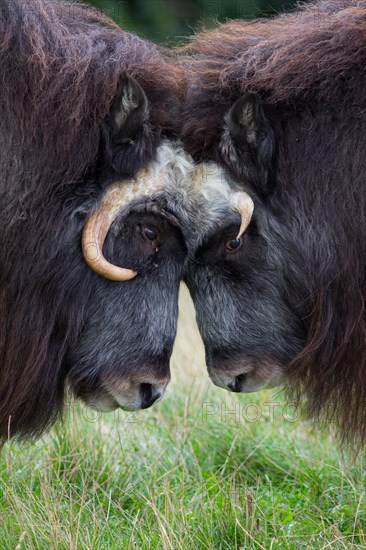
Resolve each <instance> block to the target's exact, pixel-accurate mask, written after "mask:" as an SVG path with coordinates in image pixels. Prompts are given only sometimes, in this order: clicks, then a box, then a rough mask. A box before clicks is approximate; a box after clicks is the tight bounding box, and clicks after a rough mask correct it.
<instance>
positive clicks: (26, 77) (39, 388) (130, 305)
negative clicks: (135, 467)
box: [0, 0, 187, 437]
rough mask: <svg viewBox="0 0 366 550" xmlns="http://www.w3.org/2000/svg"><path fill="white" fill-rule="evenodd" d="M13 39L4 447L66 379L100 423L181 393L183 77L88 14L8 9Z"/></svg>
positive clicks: (7, 58)
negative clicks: (176, 363)
mask: <svg viewBox="0 0 366 550" xmlns="http://www.w3.org/2000/svg"><path fill="white" fill-rule="evenodd" d="M0 36H1V42H0V165H1V172H0V216H1V217H0V232H1V237H0V241H1V246H0V312H1V317H0V435H1V436H2V437H4V436H7V435H8V434H10V435H19V436H28V435H31V436H33V435H38V434H40V433H41V432H42V430H43V429H44V428H46V427H47V426H48V425H49V424H50V423H51V422H52V421H53V420H54V419H55V418H56V416H57V414H58V413H59V412H60V411H61V408H62V402H63V398H64V393H65V382H66V380H68V381H69V383H70V385H71V387H72V390H73V392H74V393H75V394H76V395H77V396H79V397H81V398H83V399H84V401H85V402H87V403H88V404H90V405H91V406H94V407H96V408H98V409H101V410H111V409H113V408H115V407H116V406H121V407H123V408H125V409H128V410H132V409H139V408H146V407H149V406H150V405H151V404H152V403H153V402H154V401H156V400H157V399H159V398H160V397H161V395H162V393H163V392H164V389H165V386H166V384H167V383H168V381H169V376H170V375H169V358H170V354H171V351H172V345H173V340H174V336H175V330H176V317H177V293H178V284H179V280H180V278H181V275H182V270H183V266H184V261H185V256H186V245H185V242H184V238H183V231H184V223H187V220H186V219H182V220H180V221H179V222H178V219H177V210H176V208H175V199H174V186H175V185H176V184H177V183H178V181H179V179H180V178H181V174H182V173H183V172H184V170H183V171H182V168H181V166H180V165H179V162H178V161H177V156H178V157H179V151H178V150H177V148H176V147H175V146H174V145H173V144H172V142H171V140H172V138H173V137H174V126H173V124H172V113H174V111H175V109H176V105H177V84H178V80H179V79H178V74H177V72H176V69H175V68H174V66H173V64H172V63H170V62H169V61H168V59H166V58H165V57H164V55H163V53H162V52H160V51H159V50H158V48H157V47H155V46H154V45H152V44H150V43H147V42H145V41H144V40H141V39H140V38H138V37H136V36H134V35H132V34H129V33H127V32H123V31H122V30H120V29H119V28H118V27H117V26H115V25H114V23H112V22H111V21H109V20H108V19H107V18H105V17H104V16H103V15H102V14H100V13H98V12H96V11H94V10H92V9H89V8H86V7H84V6H81V5H80V6H79V5H76V4H66V3H61V2H55V1H48V0H42V1H37V0H34V1H31V2H29V1H25V0H24V1H23V0H5V1H4V0H3V1H2V2H1V4H0ZM183 158H184V157H183ZM163 190H165V191H164V193H163V194H164V204H161V201H160V202H159V196H160V195H161V194H162V192H163ZM159 194H160V195H159ZM82 235H83V236H82ZM103 245H104V248H103ZM102 249H103V250H102ZM90 268H92V269H90ZM137 273H138V276H136V274H137Z"/></svg>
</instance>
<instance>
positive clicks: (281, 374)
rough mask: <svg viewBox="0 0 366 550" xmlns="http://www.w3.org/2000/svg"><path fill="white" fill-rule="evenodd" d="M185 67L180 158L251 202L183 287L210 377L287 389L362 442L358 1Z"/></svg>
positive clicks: (363, 218) (363, 39)
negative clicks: (204, 166)
mask: <svg viewBox="0 0 366 550" xmlns="http://www.w3.org/2000/svg"><path fill="white" fill-rule="evenodd" d="M185 53H186V54H187V53H188V54H189V55H187V59H186V66H187V70H189V71H190V73H191V78H192V85H191V88H190V91H189V93H188V96H187V101H186V106H185V113H184V124H183V131H182V136H183V141H184V144H185V147H186V150H187V151H188V152H189V153H191V154H192V155H193V157H194V159H195V160H196V161H207V160H210V161H214V162H216V163H217V165H218V168H217V170H218V174H220V173H221V174H222V177H223V178H224V179H225V180H226V181H227V182H228V183H229V184H230V186H231V187H232V188H234V189H240V190H241V191H242V192H246V193H247V196H248V197H250V199H251V200H252V201H253V203H254V211H253V215H252V218H251V221H250V223H249V225H248V227H247V230H246V231H245V233H244V234H243V235H241V231H240V232H238V220H237V219H236V216H235V214H233V213H232V212H231V211H230V209H229V208H227V213H226V216H225V218H224V219H222V220H221V222H220V223H219V222H218V223H217V226H216V229H215V230H213V229H212V226H211V227H210V228H209V229H207V231H205V234H204V235H202V243H201V245H200V246H199V247H198V249H197V251H196V254H195V256H194V258H193V259H192V260H191V262H190V266H189V271H188V274H187V277H186V279H187V283H188V286H189V288H190V291H191V293H192V296H193V299H194V303H195V307H196V311H197V319H198V324H199V328H200V331H201V334H202V337H203V340H204V343H205V347H206V356H207V365H208V370H209V373H210V376H211V378H212V380H213V382H214V383H215V384H217V385H219V386H222V387H224V388H226V389H229V390H231V391H235V392H250V391H255V390H259V389H261V388H266V387H270V386H274V385H277V384H282V383H284V384H285V385H286V386H287V388H288V389H289V391H290V395H291V396H295V398H296V399H297V400H299V399H300V398H305V402H306V404H307V410H308V413H309V414H310V415H311V417H313V418H323V419H326V420H328V421H331V422H334V423H336V424H337V425H338V428H339V433H340V435H341V437H343V438H344V439H346V440H349V441H354V442H356V443H358V444H362V443H365V440H366V364H365V363H366V326H365V315H366V313H365V291H366V273H365V268H366V155H365V143H364V141H365V135H366V91H365V90H366V1H365V0H331V1H330V0H329V1H328V0H325V1H319V2H316V3H311V4H309V5H304V6H303V7H301V8H300V9H298V10H297V11H296V12H294V13H291V14H288V15H282V16H278V17H276V18H275V19H273V20H262V21H257V22H244V21H232V22H228V23H226V24H223V25H221V26H220V27H218V28H217V29H215V30H212V31H208V32H202V33H201V34H198V35H197V36H196V37H194V39H193V40H192V42H191V43H190V44H189V45H188V47H186V48H185ZM224 203H225V200H224V199H223V200H222V202H221V208H222V209H223V208H224ZM212 208H216V205H215V204H213V205H212Z"/></svg>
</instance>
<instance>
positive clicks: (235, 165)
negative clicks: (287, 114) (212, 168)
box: [221, 93, 275, 195]
mask: <svg viewBox="0 0 366 550" xmlns="http://www.w3.org/2000/svg"><path fill="white" fill-rule="evenodd" d="M274 148H275V143H274V134H273V130H272V128H271V126H270V124H269V122H268V120H267V118H266V116H265V114H264V111H263V107H262V104H261V100H260V98H259V97H258V95H257V94H254V93H248V94H246V95H244V96H242V97H241V98H239V99H238V100H237V101H236V102H235V103H234V105H233V106H232V107H231V108H230V109H229V111H228V112H227V114H226V116H225V131H224V133H223V138H222V143H221V152H222V154H223V156H224V158H225V161H226V163H227V164H228V165H229V168H230V169H231V170H232V171H233V172H234V174H235V176H236V177H237V178H239V179H241V180H243V182H244V183H247V184H250V185H252V186H253V187H254V188H255V189H256V191H257V192H259V193H260V194H261V195H266V194H268V192H269V189H270V187H271V183H272V182H270V181H269V180H270V175H271V167H272V163H273V156H274Z"/></svg>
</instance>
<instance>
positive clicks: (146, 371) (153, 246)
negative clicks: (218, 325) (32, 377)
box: [65, 78, 194, 411]
mask: <svg viewBox="0 0 366 550" xmlns="http://www.w3.org/2000/svg"><path fill="white" fill-rule="evenodd" d="M148 113H149V107H148V103H147V98H146V96H145V94H144V92H143V90H142V89H141V88H140V86H139V85H138V84H137V82H135V81H134V80H132V79H130V78H127V79H125V80H124V81H123V82H122V85H121V87H120V90H119V92H118V95H117V99H116V101H115V102H114V105H113V106H112V112H111V117H110V118H109V119H108V121H107V122H106V124H105V126H104V128H103V148H102V151H101V158H102V162H101V167H99V168H98V170H99V172H100V176H99V179H100V180H101V181H102V182H103V185H104V186H105V191H104V193H103V196H102V197H101V198H100V199H99V201H98V205H97V206H96V207H95V208H94V210H93V211H92V212H91V213H89V216H88V218H87V220H86V222H85V225H84V228H83V231H82V239H81V241H82V252H83V256H84V262H85V268H86V269H88V271H90V273H88V276H89V279H90V280H89V282H88V285H89V294H90V296H91V299H90V300H88V302H87V303H86V304H85V305H84V318H83V325H82V327H81V330H80V333H79V334H78V336H77V338H76V339H75V341H74V342H73V344H72V345H71V346H70V348H69V350H68V352H67V354H66V357H65V370H66V372H67V373H68V381H69V383H70V385H71V388H72V390H73V392H74V394H75V395H76V396H77V397H81V398H82V399H83V400H84V401H85V402H86V403H87V404H89V405H90V406H92V407H94V408H96V409H98V410H102V411H108V410H113V409H114V408H116V407H122V408H123V409H125V410H136V409H144V408H147V407H149V406H151V405H152V404H153V403H154V402H156V401H158V400H159V399H160V398H161V397H162V395H163V393H164V391H165V388H166V386H167V384H168V382H169V379H170V370H169V360H170V356H171V353H172V348H173V343H174V338H175V333H176V323H177V315H178V289H179V283H180V281H181V279H182V276H183V270H184V267H185V261H186V255H187V247H186V243H185V239H186V238H188V236H189V235H188V234H189V232H190V231H192V227H191V224H190V220H189V219H188V217H189V205H187V208H186V210H185V211H184V213H183V208H182V207H181V206H180V205H179V204H178V203H177V197H176V195H177V191H176V187H177V186H178V187H180V188H182V189H183V188H184V187H185V186H188V185H189V182H190V179H189V178H187V172H190V171H191V170H192V165H191V163H190V161H189V159H188V157H186V155H185V154H184V153H183V151H182V150H181V149H180V148H179V147H178V146H174V145H173V144H172V143H170V142H168V141H164V140H163V141H161V140H159V139H158V136H156V135H154V134H153V133H152V130H151V128H150V127H149V121H148ZM147 153H148V157H147V158H148V162H144V163H141V162H140V161H139V159H140V157H141V159H146V154H147ZM149 156H150V157H151V158H149ZM131 159H134V162H131ZM126 162H127V163H128V165H127V166H126ZM117 175H119V176H120V177H119V178H118V181H115V180H116V177H117ZM121 176H123V177H122V178H121ZM106 179H109V180H110V183H108V185H105V181H106ZM182 206H183V205H182ZM187 216H188V217H187ZM191 217H192V218H193V217H194V215H193V214H192V213H191ZM87 266H88V267H87ZM91 271H93V272H94V274H93V273H91Z"/></svg>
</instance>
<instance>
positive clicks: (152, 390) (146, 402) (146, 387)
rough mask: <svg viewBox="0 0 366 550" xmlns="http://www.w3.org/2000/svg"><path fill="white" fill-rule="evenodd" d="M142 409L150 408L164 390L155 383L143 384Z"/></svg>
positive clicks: (141, 387)
mask: <svg viewBox="0 0 366 550" xmlns="http://www.w3.org/2000/svg"><path fill="white" fill-rule="evenodd" d="M140 394H141V409H148V408H149V407H151V405H153V404H154V403H155V401H157V400H158V399H160V397H161V396H162V391H161V390H159V389H157V388H156V387H155V386H154V385H153V384H141V386H140Z"/></svg>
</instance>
